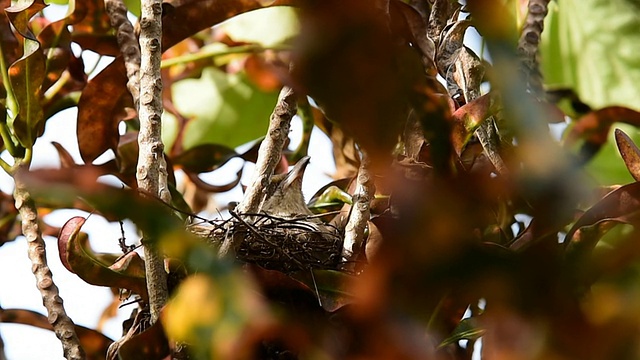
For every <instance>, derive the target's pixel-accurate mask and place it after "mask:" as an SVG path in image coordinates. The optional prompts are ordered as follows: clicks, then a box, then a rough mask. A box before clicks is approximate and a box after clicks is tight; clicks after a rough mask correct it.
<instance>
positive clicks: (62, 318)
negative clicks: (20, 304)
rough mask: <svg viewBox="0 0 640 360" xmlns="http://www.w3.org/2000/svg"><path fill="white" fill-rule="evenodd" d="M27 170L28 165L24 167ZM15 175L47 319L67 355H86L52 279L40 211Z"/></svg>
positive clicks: (17, 197)
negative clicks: (39, 215) (41, 228)
mask: <svg viewBox="0 0 640 360" xmlns="http://www.w3.org/2000/svg"><path fill="white" fill-rule="evenodd" d="M24 170H25V171H27V170H26V169H24ZM14 178H15V185H16V187H15V190H14V192H13V197H14V199H15V204H16V208H17V209H18V212H19V214H20V218H21V220H22V234H23V235H24V237H25V238H26V239H27V246H28V248H27V249H28V250H27V252H28V255H29V260H31V271H33V274H34V275H35V277H36V285H37V287H38V290H40V295H41V296H42V303H43V305H44V307H45V308H46V309H47V320H49V323H50V324H51V326H53V331H54V332H55V334H56V336H57V337H58V339H60V341H61V342H62V350H63V354H64V357H65V358H66V359H74V360H75V359H78V360H80V359H84V358H85V353H84V350H83V349H82V347H81V346H80V340H78V336H77V335H76V332H75V328H74V324H73V321H72V320H71V318H69V316H68V315H67V313H66V311H65V310H64V306H63V304H62V298H61V297H60V294H59V293H58V287H57V286H56V284H55V283H54V282H53V277H52V274H51V270H50V269H49V266H48V265H47V256H46V252H45V243H44V240H43V239H42V233H41V231H40V227H39V225H38V211H37V209H36V206H35V204H34V202H33V199H32V198H31V195H30V194H29V192H28V191H27V189H26V188H25V184H24V182H23V180H22V179H21V176H20V174H17V176H15V177H14Z"/></svg>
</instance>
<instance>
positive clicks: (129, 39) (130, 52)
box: [104, 0, 140, 109]
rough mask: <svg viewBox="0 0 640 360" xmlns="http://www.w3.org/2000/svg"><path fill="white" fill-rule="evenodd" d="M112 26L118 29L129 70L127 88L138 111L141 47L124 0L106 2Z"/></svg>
mask: <svg viewBox="0 0 640 360" xmlns="http://www.w3.org/2000/svg"><path fill="white" fill-rule="evenodd" d="M104 7H105V10H106V11H107V15H109V20H110V22H111V26H112V27H113V28H114V29H116V38H117V39H118V46H120V52H122V56H123V58H124V65H125V68H126V69H127V78H128V79H129V81H128V82H127V88H128V89H129V92H130V93H131V96H132V97H133V102H134V104H135V107H136V109H137V108H138V102H139V101H140V90H139V89H140V47H139V44H138V39H137V38H136V35H135V34H134V32H133V25H131V22H130V21H129V18H127V7H126V6H125V4H124V2H123V1H122V0H104Z"/></svg>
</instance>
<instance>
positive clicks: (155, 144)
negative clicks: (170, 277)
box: [136, 0, 171, 323]
mask: <svg viewBox="0 0 640 360" xmlns="http://www.w3.org/2000/svg"><path fill="white" fill-rule="evenodd" d="M161 37H162V1H161V0H144V1H142V15H141V20H140V49H141V57H140V58H141V62H140V74H141V76H140V108H139V110H138V116H139V118H140V132H139V134H138V144H139V147H140V152H139V154H138V168H137V172H136V178H137V180H138V187H139V188H140V190H141V191H142V192H143V193H144V192H146V193H149V194H152V195H153V196H158V197H159V198H160V199H162V201H164V202H166V203H170V202H171V197H170V195H169V188H168V186H167V164H166V162H165V160H164V145H163V143H162V138H161V126H162V121H161V115H162V79H161V77H160V62H161V53H162V46H161V42H160V41H161ZM156 240H157V239H149V238H145V241H144V254H145V267H146V272H147V290H148V291H149V307H150V312H151V323H155V322H156V321H157V320H158V317H159V316H160V310H161V309H162V307H163V306H164V304H165V303H166V302H167V298H168V291H167V273H166V271H165V269H164V259H163V258H162V255H161V254H160V253H159V251H158V249H157V246H156Z"/></svg>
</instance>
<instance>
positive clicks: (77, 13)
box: [63, 0, 120, 57]
mask: <svg viewBox="0 0 640 360" xmlns="http://www.w3.org/2000/svg"><path fill="white" fill-rule="evenodd" d="M69 6H70V8H71V9H73V11H72V12H71V14H70V15H69V16H68V17H67V18H65V19H63V20H64V21H66V23H67V24H71V25H73V33H72V34H71V36H72V40H73V42H75V43H76V44H78V45H80V47H82V48H83V49H87V50H91V51H94V52H96V53H98V54H101V55H108V56H114V57H115V56H118V55H119V54H120V48H119V47H118V43H117V41H116V37H115V34H114V33H113V29H112V28H111V25H110V23H109V17H108V15H107V12H106V11H105V8H104V1H86V0H71V1H69Z"/></svg>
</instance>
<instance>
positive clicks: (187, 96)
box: [172, 68, 277, 149]
mask: <svg viewBox="0 0 640 360" xmlns="http://www.w3.org/2000/svg"><path fill="white" fill-rule="evenodd" d="M172 93H173V101H174V104H175V106H176V108H177V109H178V110H179V111H180V113H182V114H183V115H184V116H185V117H186V118H189V119H190V121H189V122H188V123H187V125H186V127H185V131H184V136H183V139H182V140H183V144H182V146H183V148H184V149H190V148H192V147H194V146H197V145H200V144H207V143H209V144H210V143H216V144H221V145H225V146H227V147H230V148H235V147H237V146H239V145H242V144H244V143H246V142H249V141H251V140H253V139H256V138H258V137H260V136H262V135H264V134H265V132H266V130H267V126H268V123H269V116H270V114H271V112H272V110H273V107H274V106H275V103H276V101H277V93H276V92H273V93H264V92H262V91H260V90H258V89H257V88H256V86H255V85H253V84H252V83H251V82H250V81H248V79H247V77H246V76H245V75H244V74H226V73H224V72H222V71H220V70H218V69H214V68H208V69H205V70H204V71H203V72H202V77H201V78H200V79H187V80H182V81H179V82H177V83H175V84H174V85H173V88H172Z"/></svg>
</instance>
